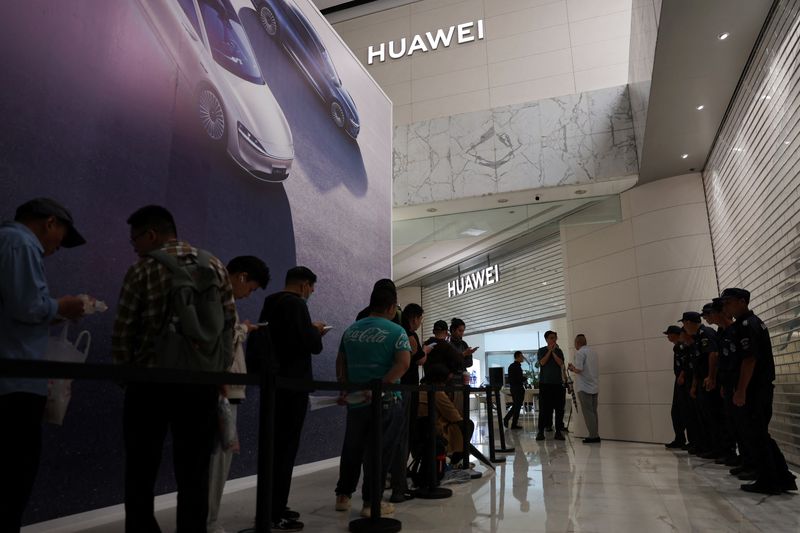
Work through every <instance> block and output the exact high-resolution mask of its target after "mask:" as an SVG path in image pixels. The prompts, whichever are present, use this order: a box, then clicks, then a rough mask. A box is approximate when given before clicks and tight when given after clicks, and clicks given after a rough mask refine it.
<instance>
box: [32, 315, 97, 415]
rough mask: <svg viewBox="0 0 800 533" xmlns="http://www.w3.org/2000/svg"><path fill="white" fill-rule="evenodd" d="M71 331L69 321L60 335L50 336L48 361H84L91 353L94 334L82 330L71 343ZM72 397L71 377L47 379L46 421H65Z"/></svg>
mask: <svg viewBox="0 0 800 533" xmlns="http://www.w3.org/2000/svg"><path fill="white" fill-rule="evenodd" d="M68 333H69V323H67V324H64V329H62V330H61V334H60V335H59V336H58V337H50V338H49V340H48V342H47V352H46V353H45V357H44V358H45V359H46V360H48V361H59V362H62V363H83V362H85V361H86V356H87V355H89V347H90V346H91V344H92V336H91V334H90V333H89V332H88V331H81V332H80V334H78V338H77V339H75V343H74V344H73V343H71V342H70V341H69V339H68V338H67V334H68ZM81 341H84V342H85V344H86V345H85V346H84V348H83V351H81V350H80V349H79V348H78V346H80V344H81ZM71 397H72V380H71V379H50V380H48V381H47V404H46V405H45V408H44V421H45V422H49V423H51V424H56V425H58V426H60V425H62V424H63V423H64V415H66V414H67V407H68V406H69V400H70V398H71Z"/></svg>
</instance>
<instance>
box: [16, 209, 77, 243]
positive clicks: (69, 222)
mask: <svg viewBox="0 0 800 533" xmlns="http://www.w3.org/2000/svg"><path fill="white" fill-rule="evenodd" d="M32 216H33V217H56V218H57V219H58V220H60V221H61V222H63V223H64V225H66V226H67V234H66V235H65V236H64V240H63V241H61V246H62V247H64V248H74V247H76V246H80V245H81V244H86V239H84V238H83V236H82V235H81V234H80V233H78V230H77V229H75V221H74V220H73V219H72V213H70V212H69V209H67V208H66V207H64V206H63V205H61V204H60V203H58V202H56V201H55V200H53V199H51V198H35V199H33V200H30V201H28V202H25V203H24V204H22V205H21V206H19V207H18V208H17V213H16V215H15V217H14V218H15V219H17V220H21V219H25V218H28V217H32Z"/></svg>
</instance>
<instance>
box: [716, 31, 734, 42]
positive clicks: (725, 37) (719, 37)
mask: <svg viewBox="0 0 800 533" xmlns="http://www.w3.org/2000/svg"><path fill="white" fill-rule="evenodd" d="M730 36H731V34H730V33H728V32H727V31H724V32H722V33H720V34H719V35H717V39H719V40H720V41H724V40H725V39H727V38H728V37H730Z"/></svg>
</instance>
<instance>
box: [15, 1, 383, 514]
mask: <svg viewBox="0 0 800 533" xmlns="http://www.w3.org/2000/svg"><path fill="white" fill-rule="evenodd" d="M0 43H1V44H2V46H0V64H1V65H2V71H3V83H2V88H0V115H2V116H3V127H2V129H1V130H0V215H1V216H2V218H3V219H10V218H12V217H13V215H14V210H15V208H16V207H17V206H18V205H20V204H22V203H24V202H25V201H27V200H29V199H31V198H35V197H40V196H47V197H52V198H54V199H56V200H58V201H59V202H61V203H63V204H64V205H66V206H67V207H69V208H70V209H71V210H72V213H73V216H74V218H75V220H76V224H77V227H78V228H79V229H80V230H81V232H82V234H83V235H84V236H85V237H86V239H87V241H88V244H87V245H85V246H82V247H79V248H75V249H69V250H66V249H64V250H60V251H59V252H58V253H56V254H55V255H54V256H52V257H49V258H47V260H46V263H45V264H46V268H47V277H48V280H49V283H50V287H51V292H53V293H54V294H56V295H63V294H79V293H87V294H90V295H92V296H94V297H96V298H98V299H100V300H103V301H105V302H107V303H108V305H109V307H110V309H109V310H108V311H107V312H106V313H102V314H95V315H91V316H89V317H86V318H84V319H83V320H82V321H81V322H80V323H79V324H77V325H76V326H74V327H73V329H74V330H75V332H77V331H79V330H83V329H86V330H89V331H90V332H91V334H92V339H93V340H92V345H91V351H90V354H89V361H90V362H108V363H110V361H111V357H110V336H111V325H112V323H113V319H114V315H115V312H116V301H117V298H118V295H119V291H120V287H121V285H122V279H123V276H124V274H125V272H126V270H127V268H128V267H129V266H130V265H131V264H132V263H134V262H135V261H136V255H135V253H134V251H133V248H132V246H131V244H130V243H129V242H128V240H129V228H128V226H127V224H126V219H127V217H128V216H129V215H130V214H131V213H132V212H133V211H135V210H136V209H137V208H139V207H142V206H144V205H148V204H159V205H163V206H165V207H167V208H168V209H170V210H171V211H172V213H173V215H174V216H175V219H176V223H177V227H178V233H179V237H181V238H182V239H185V240H186V241H188V242H190V243H191V244H193V245H195V246H198V247H201V248H204V249H207V250H209V251H211V252H212V253H213V254H215V255H216V256H217V257H219V258H220V259H221V260H222V261H223V262H227V261H228V260H230V259H231V258H233V257H235V256H237V255H256V256H258V257H261V258H262V259H264V260H265V261H266V263H267V264H268V265H269V267H270V269H271V273H272V282H271V283H270V286H269V287H268V288H267V290H266V291H258V292H256V293H254V294H253V296H251V297H250V298H249V299H247V300H242V301H241V302H240V304H239V306H238V308H239V314H240V316H241V318H242V319H250V320H251V321H254V322H255V321H256V319H257V318H258V312H259V310H260V308H261V304H262V302H263V298H264V297H265V296H266V295H267V294H268V293H271V292H274V291H277V290H280V289H281V288H282V286H283V278H284V275H285V273H286V270H287V269H288V268H290V267H291V266H294V265H305V266H307V267H309V268H311V269H312V270H313V271H314V272H315V273H316V274H317V275H318V277H319V281H318V282H317V285H316V291H315V293H314V295H313V297H312V298H311V299H310V301H309V308H310V311H311V315H312V318H313V319H315V320H322V321H325V322H327V323H328V324H331V325H333V326H334V328H335V329H334V330H333V331H332V332H331V333H330V334H329V335H328V336H326V337H325V339H324V345H325V349H324V351H323V353H322V354H321V355H319V356H315V359H314V372H315V378H317V379H328V380H330V379H333V378H334V376H335V370H334V360H335V354H336V348H337V345H338V340H339V339H338V337H339V335H341V332H342V331H344V329H345V328H346V327H347V326H348V325H349V324H350V322H352V320H353V319H354V318H355V315H356V314H357V312H358V310H359V309H361V308H363V307H364V306H365V305H366V304H367V303H368V299H369V292H370V290H371V287H372V283H373V282H374V281H375V280H376V279H379V278H382V277H388V276H389V275H390V268H391V266H390V261H391V256H390V246H391V242H390V235H391V233H390V224H391V220H390V219H391V209H390V206H391V197H390V196H391V128H392V125H391V112H392V109H391V102H389V100H388V99H387V98H386V96H385V95H384V94H383V92H382V91H381V90H380V89H379V88H378V87H377V86H376V84H375V83H374V81H373V80H372V79H371V78H370V77H369V76H368V75H367V74H366V72H365V70H364V69H363V67H362V66H361V65H360V64H359V62H358V61H357V60H356V58H355V57H354V56H353V55H352V54H351V52H350V51H349V50H348V49H347V48H346V46H345V45H344V44H343V43H342V41H341V40H340V39H339V37H338V36H337V35H336V34H335V32H334V31H333V30H332V29H331V27H330V26H329V25H328V23H327V22H326V21H325V19H324V18H323V17H322V15H321V14H320V13H319V11H318V10H317V8H316V7H315V6H314V5H313V4H312V3H311V0H252V1H251V0H130V1H128V0H126V1H114V2H112V1H96V0H70V1H68V2H52V1H45V0H27V1H25V2H11V3H8V4H7V5H6V6H5V9H4V13H3V17H2V20H1V21H0ZM54 333H55V332H54ZM337 333H338V334H337ZM122 398H123V393H122V389H121V388H120V386H119V385H117V384H113V383H103V382H88V381H77V382H75V383H74V384H73V396H72V403H71V405H70V408H69V411H68V412H67V416H66V419H65V421H64V425H63V426H62V427H55V426H46V427H45V433H44V452H43V458H42V462H41V466H40V470H39V475H38V478H37V483H36V486H35V489H34V494H33V497H32V499H31V502H30V505H29V506H28V511H27V514H26V518H25V522H26V523H31V522H38V521H42V520H48V519H51V518H54V517H57V516H64V515H68V514H72V513H76V512H81V511H85V510H88V509H96V508H100V507H105V506H109V505H114V504H118V503H120V502H121V501H122V494H123V447H122V424H121V420H122ZM257 405H258V390H257V389H255V390H254V389H252V388H250V389H248V398H247V400H246V402H245V404H244V405H243V407H242V408H241V409H240V440H241V454H240V455H239V456H237V457H236V458H235V459H234V463H233V467H232V473H231V477H241V476H246V475H253V474H255V467H256V460H255V457H256V450H255V446H256V436H257V416H258V412H257ZM343 420H344V412H343V411H341V410H339V409H337V408H328V409H325V410H324V411H315V412H311V413H310V414H309V416H308V418H307V419H306V426H305V429H304V433H303V440H302V445H301V448H300V451H299V457H298V462H300V463H307V462H311V461H316V460H320V459H324V458H329V457H333V456H336V455H338V453H339V451H340V446H341V441H342V436H343ZM8 429H9V431H13V430H12V429H11V428H8ZM161 474H162V475H161V476H160V480H159V482H158V486H157V492H158V493H166V492H171V491H173V490H174V489H175V487H174V483H173V481H172V479H173V478H172V464H171V458H170V454H168V453H165V454H164V460H163V464H162V473H161ZM331 490H333V487H331Z"/></svg>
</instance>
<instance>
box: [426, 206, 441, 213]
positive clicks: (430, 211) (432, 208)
mask: <svg viewBox="0 0 800 533" xmlns="http://www.w3.org/2000/svg"><path fill="white" fill-rule="evenodd" d="M426 211H427V212H428V213H435V212H436V211H438V209H436V208H435V207H429V208H428V209H426Z"/></svg>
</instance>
